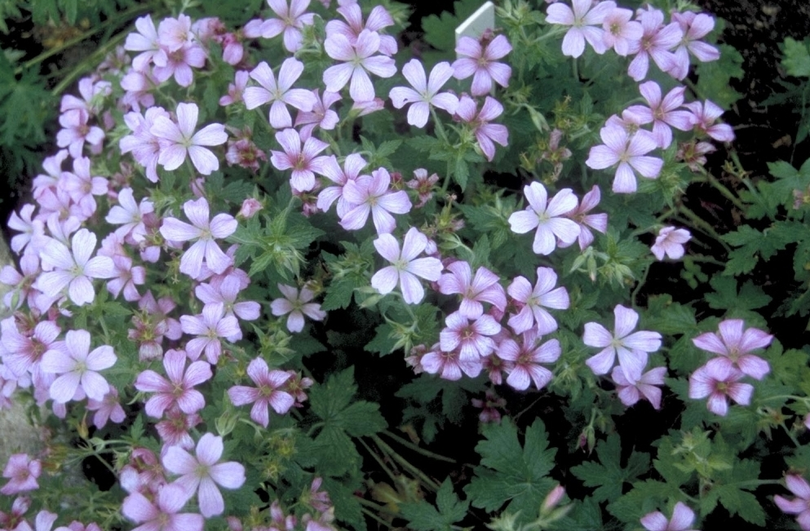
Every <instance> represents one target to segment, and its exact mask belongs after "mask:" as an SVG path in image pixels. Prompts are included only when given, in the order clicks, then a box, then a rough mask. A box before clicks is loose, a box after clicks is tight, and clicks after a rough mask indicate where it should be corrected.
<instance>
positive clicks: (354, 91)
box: [327, 67, 374, 101]
mask: <svg viewBox="0 0 810 531" xmlns="http://www.w3.org/2000/svg"><path fill="white" fill-rule="evenodd" d="M327 89H329V87H328V86H327ZM329 90H331V89H329ZM349 96H351V97H352V99H353V100H354V101H371V100H373V99H374V85H373V84H372V83H371V78H369V77H368V74H367V73H366V71H365V70H364V69H362V68H359V67H356V68H355V69H354V72H353V73H352V80H351V85H350V86H349Z"/></svg>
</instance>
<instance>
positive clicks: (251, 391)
mask: <svg viewBox="0 0 810 531" xmlns="http://www.w3.org/2000/svg"><path fill="white" fill-rule="evenodd" d="M202 363H206V362H202ZM259 393H260V392H259V390H258V389H257V388H255V387H247V386H244V385H235V386H233V387H231V388H230V389H228V398H230V399H231V402H232V403H233V405H235V406H244V405H245V404H251V403H253V402H256V400H258V399H259V398H260V397H261V395H260V394H259Z"/></svg>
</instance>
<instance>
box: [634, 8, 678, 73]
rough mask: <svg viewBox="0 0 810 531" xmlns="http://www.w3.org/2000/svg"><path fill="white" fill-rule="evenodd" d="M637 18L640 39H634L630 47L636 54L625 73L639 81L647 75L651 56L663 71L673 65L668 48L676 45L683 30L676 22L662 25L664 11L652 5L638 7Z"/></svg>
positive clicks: (666, 70) (673, 57)
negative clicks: (641, 31) (641, 30)
mask: <svg viewBox="0 0 810 531" xmlns="http://www.w3.org/2000/svg"><path fill="white" fill-rule="evenodd" d="M638 19H639V21H640V22H641V27H642V29H643V34H642V36H641V39H640V40H639V41H637V42H636V41H634V42H633V43H632V45H631V47H630V53H631V54H636V56H635V57H634V58H633V60H632V61H631V62H630V66H628V68H627V73H628V74H629V75H630V77H632V78H633V79H634V80H636V81H641V80H642V79H644V78H645V77H647V70H648V69H649V67H650V58H651V57H652V60H653V61H655V64H657V65H658V68H660V69H661V71H663V72H668V71H669V70H670V69H671V68H672V67H673V65H674V64H675V56H674V55H672V52H670V51H669V50H671V49H673V48H674V47H675V46H677V45H678V42H679V41H680V40H681V37H683V31H681V28H680V26H679V25H678V23H677V22H671V23H669V24H667V25H666V26H664V12H663V11H661V10H660V9H655V8H653V7H649V6H648V7H647V9H640V10H639V13H638Z"/></svg>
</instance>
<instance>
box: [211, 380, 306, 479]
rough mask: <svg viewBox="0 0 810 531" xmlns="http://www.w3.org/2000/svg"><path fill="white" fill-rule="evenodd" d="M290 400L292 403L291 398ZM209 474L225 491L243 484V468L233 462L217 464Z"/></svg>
mask: <svg viewBox="0 0 810 531" xmlns="http://www.w3.org/2000/svg"><path fill="white" fill-rule="evenodd" d="M279 394H286V393H279ZM287 396H290V395H287ZM290 400H291V401H293V399H292V396H290ZM291 405H292V404H291ZM210 473H211V479H213V480H214V481H215V482H216V483H218V484H219V485H222V486H223V487H225V488H226V489H238V488H239V487H241V486H242V485H243V484H244V483H245V467H244V466H242V465H241V464H239V463H237V462H235V461H229V462H227V463H218V464H216V465H214V466H212V467H211V471H210Z"/></svg>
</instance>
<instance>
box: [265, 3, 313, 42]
mask: <svg viewBox="0 0 810 531" xmlns="http://www.w3.org/2000/svg"><path fill="white" fill-rule="evenodd" d="M309 1H310V0H290V2H289V4H288V3H287V0H267V5H269V6H270V9H272V10H273V12H274V13H275V14H276V15H277V16H278V18H271V19H268V20H265V21H263V22H262V24H261V26H260V27H259V33H260V35H261V36H262V38H265V39H272V38H273V37H275V36H276V35H280V34H282V33H283V34H284V48H285V49H286V50H287V51H288V52H291V53H295V52H297V51H298V50H299V49H300V48H301V46H302V44H303V41H304V35H303V33H302V31H301V30H302V29H303V28H304V26H309V25H311V24H312V23H313V20H314V17H315V15H314V14H312V13H305V11H306V10H307V7H309Z"/></svg>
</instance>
